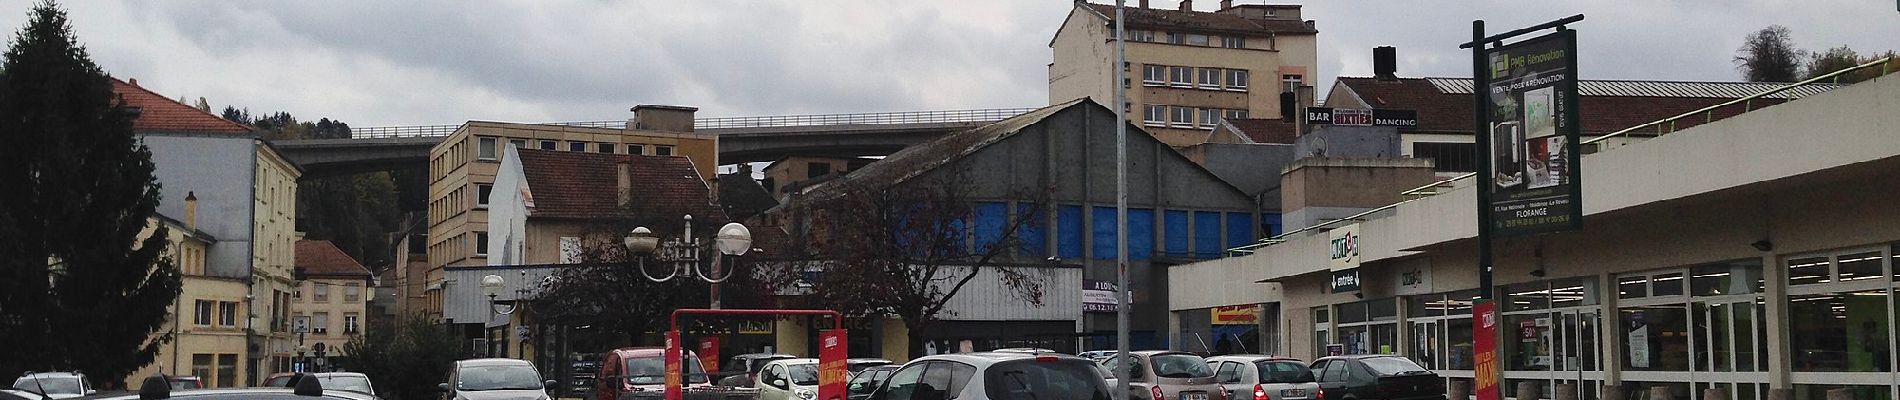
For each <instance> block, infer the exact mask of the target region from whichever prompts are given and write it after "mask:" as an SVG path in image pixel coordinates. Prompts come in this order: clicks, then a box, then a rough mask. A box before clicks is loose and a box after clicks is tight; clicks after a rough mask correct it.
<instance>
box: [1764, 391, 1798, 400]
mask: <svg viewBox="0 0 1900 400" xmlns="http://www.w3.org/2000/svg"><path fill="white" fill-rule="evenodd" d="M1768 400H1794V389H1768Z"/></svg>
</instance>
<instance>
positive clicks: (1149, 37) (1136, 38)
mask: <svg viewBox="0 0 1900 400" xmlns="http://www.w3.org/2000/svg"><path fill="white" fill-rule="evenodd" d="M1128 41H1131V42H1153V41H1155V31H1144V30H1132V31H1128Z"/></svg>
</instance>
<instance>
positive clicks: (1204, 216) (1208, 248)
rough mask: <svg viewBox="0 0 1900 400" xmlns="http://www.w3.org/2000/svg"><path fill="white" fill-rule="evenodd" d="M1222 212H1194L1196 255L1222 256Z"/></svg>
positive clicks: (1200, 256) (1206, 256)
mask: <svg viewBox="0 0 1900 400" xmlns="http://www.w3.org/2000/svg"><path fill="white" fill-rule="evenodd" d="M1225 249H1226V248H1224V247H1221V241H1220V213H1218V212H1213V211H1195V212H1194V256H1195V257H1198V258H1214V257H1220V252H1221V250H1225Z"/></svg>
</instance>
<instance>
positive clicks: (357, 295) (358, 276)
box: [290, 240, 374, 370]
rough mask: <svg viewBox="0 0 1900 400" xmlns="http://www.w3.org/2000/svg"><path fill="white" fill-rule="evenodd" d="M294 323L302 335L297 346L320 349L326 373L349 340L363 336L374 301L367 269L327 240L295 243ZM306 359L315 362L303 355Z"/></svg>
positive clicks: (291, 306)
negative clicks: (319, 344)
mask: <svg viewBox="0 0 1900 400" xmlns="http://www.w3.org/2000/svg"><path fill="white" fill-rule="evenodd" d="M293 293H294V295H293V296H292V300H291V304H290V310H291V320H293V321H300V322H298V323H296V324H294V325H296V326H298V327H299V328H301V329H302V330H306V331H307V332H303V337H302V338H299V339H298V341H299V342H300V344H299V346H300V347H304V348H311V349H314V348H316V345H317V344H318V343H322V344H323V346H324V348H325V350H326V351H325V354H323V355H324V356H325V357H324V358H327V359H326V360H324V361H321V364H318V365H317V367H319V368H322V369H320V370H327V369H329V367H331V366H332V365H331V363H332V362H334V361H335V360H336V359H337V358H339V357H345V356H347V354H343V351H342V350H343V344H344V343H348V342H349V341H350V337H352V336H356V335H361V334H363V327H364V326H365V325H366V323H365V321H366V318H369V317H368V311H369V306H368V304H369V300H370V298H371V297H373V296H374V293H373V288H371V287H370V273H369V269H368V268H364V267H363V264H362V263H360V262H357V261H356V259H355V258H351V257H350V255H349V254H348V253H344V252H343V249H339V248H337V247H336V244H335V243H331V242H330V241H328V240H298V241H297V288H296V290H295V291H294V292H293ZM305 355H307V356H312V357H314V356H317V354H314V353H305Z"/></svg>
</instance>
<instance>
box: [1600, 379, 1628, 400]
mask: <svg viewBox="0 0 1900 400" xmlns="http://www.w3.org/2000/svg"><path fill="white" fill-rule="evenodd" d="M1597 399H1599V400H1623V385H1611V384H1608V383H1605V384H1603V385H1600V386H1597Z"/></svg>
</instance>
